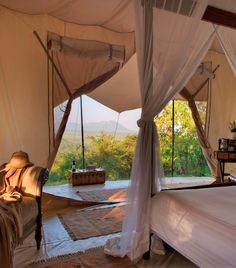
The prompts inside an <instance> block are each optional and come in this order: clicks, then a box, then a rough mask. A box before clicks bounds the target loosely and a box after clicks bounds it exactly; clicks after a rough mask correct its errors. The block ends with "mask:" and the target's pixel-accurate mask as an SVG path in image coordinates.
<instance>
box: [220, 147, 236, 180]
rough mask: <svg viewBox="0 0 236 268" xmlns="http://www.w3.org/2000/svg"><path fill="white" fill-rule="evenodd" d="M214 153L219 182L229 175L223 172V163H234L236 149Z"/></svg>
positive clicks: (235, 161) (235, 160)
mask: <svg viewBox="0 0 236 268" xmlns="http://www.w3.org/2000/svg"><path fill="white" fill-rule="evenodd" d="M215 154H216V158H217V160H218V162H219V166H220V176H221V183H224V177H225V176H228V175H230V173H225V163H236V151H215Z"/></svg>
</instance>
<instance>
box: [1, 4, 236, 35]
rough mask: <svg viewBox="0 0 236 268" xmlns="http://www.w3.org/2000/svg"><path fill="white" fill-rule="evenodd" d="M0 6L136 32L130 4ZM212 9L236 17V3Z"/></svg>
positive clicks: (116, 29) (68, 20) (74, 21)
mask: <svg viewBox="0 0 236 268" xmlns="http://www.w3.org/2000/svg"><path fill="white" fill-rule="evenodd" d="M0 5H2V6H5V7H7V8H10V9H13V10H15V11H20V12H22V13H27V14H48V15H50V16H53V17H56V18H58V19H61V20H63V21H66V22H71V23H76V24H84V25H100V26H103V27H107V28H109V29H112V30H114V31H119V32H130V31H134V19H133V8H132V1H130V0H103V1H97V0H77V1H76V0H74V1H71V0H50V1H48V0H40V1H36V0H34V1H28V0H21V1H18V0H0ZM208 5H209V6H213V7H216V8H219V9H222V10H225V11H230V12H233V13H236V5H235V0H209V3H208Z"/></svg>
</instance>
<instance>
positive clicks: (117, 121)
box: [114, 113, 120, 138]
mask: <svg viewBox="0 0 236 268" xmlns="http://www.w3.org/2000/svg"><path fill="white" fill-rule="evenodd" d="M119 120H120V113H118V116H117V120H116V128H115V132H114V138H115V137H116V133H117V128H118V124H119Z"/></svg>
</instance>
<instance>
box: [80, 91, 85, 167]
mask: <svg viewBox="0 0 236 268" xmlns="http://www.w3.org/2000/svg"><path fill="white" fill-rule="evenodd" d="M82 105H83V102H82V95H81V96H80V118H81V137H82V166H83V170H85V158H84V120H83V106H82Z"/></svg>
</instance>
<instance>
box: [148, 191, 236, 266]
mask: <svg viewBox="0 0 236 268" xmlns="http://www.w3.org/2000/svg"><path fill="white" fill-rule="evenodd" d="M151 229H152V231H153V232H154V233H155V234H157V235H158V236H159V237H160V238H162V239H163V240H164V241H166V242H167V243H168V244H170V245H171V246H172V247H174V248H175V249H176V250H178V251H179V252H180V253H182V254H183V255H184V256H186V257H187V258H189V259H190V260H192V261H193V262H194V263H195V264H197V265H198V266H200V267H221V268H222V267H224V268H227V267H236V186H230V187H229V186H227V187H217V188H205V189H195V190H178V191H164V192H161V193H158V194H157V195H156V196H154V197H153V198H152V209H151Z"/></svg>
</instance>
